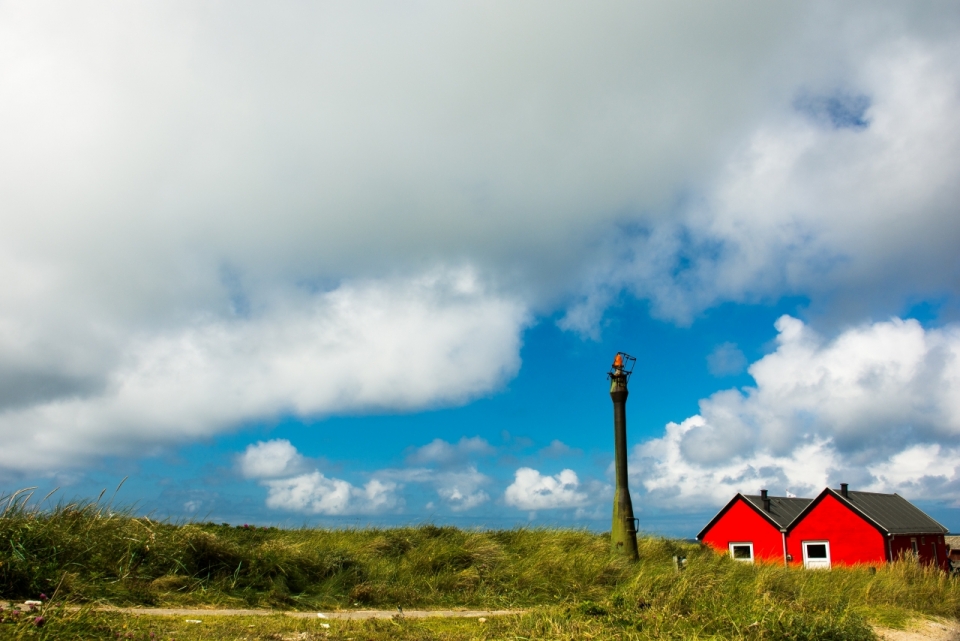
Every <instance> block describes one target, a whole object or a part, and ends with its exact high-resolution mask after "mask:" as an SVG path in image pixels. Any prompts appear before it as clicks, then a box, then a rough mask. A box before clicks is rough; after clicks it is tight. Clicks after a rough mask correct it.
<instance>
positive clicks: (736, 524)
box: [703, 498, 783, 563]
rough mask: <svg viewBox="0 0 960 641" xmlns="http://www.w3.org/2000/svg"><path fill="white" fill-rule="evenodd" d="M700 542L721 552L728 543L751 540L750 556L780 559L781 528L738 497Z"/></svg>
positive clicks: (775, 560)
mask: <svg viewBox="0 0 960 641" xmlns="http://www.w3.org/2000/svg"><path fill="white" fill-rule="evenodd" d="M703 542H704V543H706V544H707V545H709V546H710V547H712V548H714V549H715V550H717V552H719V553H721V554H729V553H730V548H729V545H730V543H753V557H754V558H755V559H756V560H758V561H772V562H777V563H783V540H782V538H781V536H780V529H779V528H777V527H775V526H773V525H772V524H771V523H770V521H768V520H766V519H765V518H763V517H762V516H760V515H759V514H757V512H756V511H755V510H754V509H753V508H752V507H750V506H749V505H747V502H746V501H744V500H743V499H741V498H738V499H737V502H736V503H734V504H733V506H732V507H731V508H730V509H729V510H727V512H726V514H724V515H723V516H722V517H720V520H719V521H717V522H716V523H714V524H713V527H712V528H710V529H709V530H708V531H707V533H706V534H705V535H704V537H703Z"/></svg>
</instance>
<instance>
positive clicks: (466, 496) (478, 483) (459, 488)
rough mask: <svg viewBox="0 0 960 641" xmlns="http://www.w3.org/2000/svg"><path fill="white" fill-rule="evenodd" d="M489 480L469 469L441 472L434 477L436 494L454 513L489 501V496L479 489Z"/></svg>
mask: <svg viewBox="0 0 960 641" xmlns="http://www.w3.org/2000/svg"><path fill="white" fill-rule="evenodd" d="M489 482H490V478H489V477H488V476H486V475H485V474H481V473H480V472H478V471H477V468H475V467H470V468H467V469H466V470H464V471H461V472H441V473H439V474H438V475H437V477H436V481H435V484H436V489H437V494H438V495H439V496H440V498H441V499H443V501H444V502H445V503H446V504H447V505H449V506H450V509H451V510H453V511H454V512H463V511H466V510H469V509H472V508H474V507H477V506H478V505H482V504H483V503H486V502H487V501H489V500H490V495H489V494H487V493H486V492H484V491H483V490H481V489H479V488H480V487H482V486H483V485H486V484H487V483H489Z"/></svg>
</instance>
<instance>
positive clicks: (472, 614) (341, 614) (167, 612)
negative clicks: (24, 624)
mask: <svg viewBox="0 0 960 641" xmlns="http://www.w3.org/2000/svg"><path fill="white" fill-rule="evenodd" d="M98 609H99V610H101V611H103V612H122V613H123V614H140V615H148V616H185V617H191V618H199V617H204V616H208V617H230V616H273V615H275V614H283V615H285V616H288V617H293V618H296V619H317V618H320V619H331V620H336V619H390V618H393V617H395V616H401V614H402V616H403V617H404V618H405V619H425V618H427V617H447V618H458V619H477V618H480V617H497V616H508V615H511V614H523V611H522V610H404V611H403V612H402V613H401V612H399V611H397V610H340V611H336V612H293V611H289V610H198V609H186V608H98Z"/></svg>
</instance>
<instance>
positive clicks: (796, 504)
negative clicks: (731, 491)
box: [697, 494, 813, 540]
mask: <svg viewBox="0 0 960 641" xmlns="http://www.w3.org/2000/svg"><path fill="white" fill-rule="evenodd" d="M767 498H768V499H770V511H769V512H768V511H766V510H764V509H763V499H762V498H761V497H760V495H756V496H747V495H744V494H737V495H736V496H734V497H733V498H732V499H730V501H729V502H728V503H727V504H726V505H724V506H723V509H721V510H720V511H719V512H717V515H716V516H714V517H713V518H712V519H710V522H709V523H707V524H706V525H705V526H704V527H703V529H702V530H700V533H699V534H697V540H700V539H702V538H703V537H704V535H705V534H706V533H707V531H708V530H709V529H710V528H712V527H713V526H714V524H715V523H716V522H717V521H719V520H720V519H721V518H722V517H723V515H724V514H726V513H727V512H728V511H729V510H730V508H732V507H733V505H734V504H735V503H736V502H737V501H739V500H741V499H742V500H743V501H744V502H745V503H746V504H747V505H749V506H750V507H752V508H753V510H754V512H757V513H758V514H759V515H760V516H762V517H763V518H765V519H767V520H768V521H770V523H771V525H773V526H775V527H776V528H778V529H780V530H783V529H785V528H786V527H787V525H788V524H789V523H790V522H791V521H793V519H794V518H795V517H796V516H797V514H800V512H802V511H803V509H804V508H805V507H807V505H809V503H810V502H811V501H812V500H813V499H798V498H795V497H789V498H788V497H786V496H768V497H767Z"/></svg>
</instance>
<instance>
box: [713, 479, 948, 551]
mask: <svg viewBox="0 0 960 641" xmlns="http://www.w3.org/2000/svg"><path fill="white" fill-rule="evenodd" d="M946 534H947V529H946V528H944V527H943V526H942V525H940V524H939V523H937V522H936V521H934V520H933V519H932V518H930V517H929V516H927V515H926V514H925V513H924V512H923V511H922V510H920V509H919V508H917V507H916V506H914V505H913V504H911V503H910V502H909V501H907V500H906V499H904V498H903V497H901V496H899V495H897V494H877V493H874V492H852V491H850V490H848V488H847V484H846V483H843V484H841V486H840V490H839V491H838V490H832V489H830V488H826V489H824V490H823V492H821V493H820V494H819V495H818V496H817V497H816V498H814V499H798V498H787V497H771V496H768V495H767V492H766V490H762V491H761V494H760V496H744V495H742V494H738V495H737V496H735V497H734V498H733V499H732V500H731V501H730V503H728V504H727V505H726V506H725V507H724V508H723V509H722V510H721V511H720V513H719V514H717V516H715V517H714V518H713V519H712V520H711V521H710V523H708V524H707V526H706V527H705V528H704V529H703V530H702V531H701V532H700V534H698V535H697V538H698V539H700V540H701V541H703V542H704V543H706V544H707V545H710V546H711V547H713V548H715V549H717V550H719V551H721V552H724V553H729V554H730V555H731V556H732V557H733V558H735V559H738V560H743V561H750V562H752V561H754V560H761V561H779V562H781V563H784V564H788V563H793V564H797V565H799V564H801V563H802V564H803V566H804V567H808V568H829V567H831V566H832V565H853V564H857V563H861V564H868V565H877V564H881V563H886V562H889V561H891V560H894V559H897V558H899V557H900V556H903V555H908V554H912V555H915V556H916V557H917V558H918V559H919V560H920V561H921V562H923V563H930V564H934V565H937V566H939V567H941V568H943V569H944V570H946V569H948V568H949V562H948V555H949V550H948V549H947V546H946V543H945V541H944V535H946ZM777 538H779V541H777ZM778 543H779V545H778Z"/></svg>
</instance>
